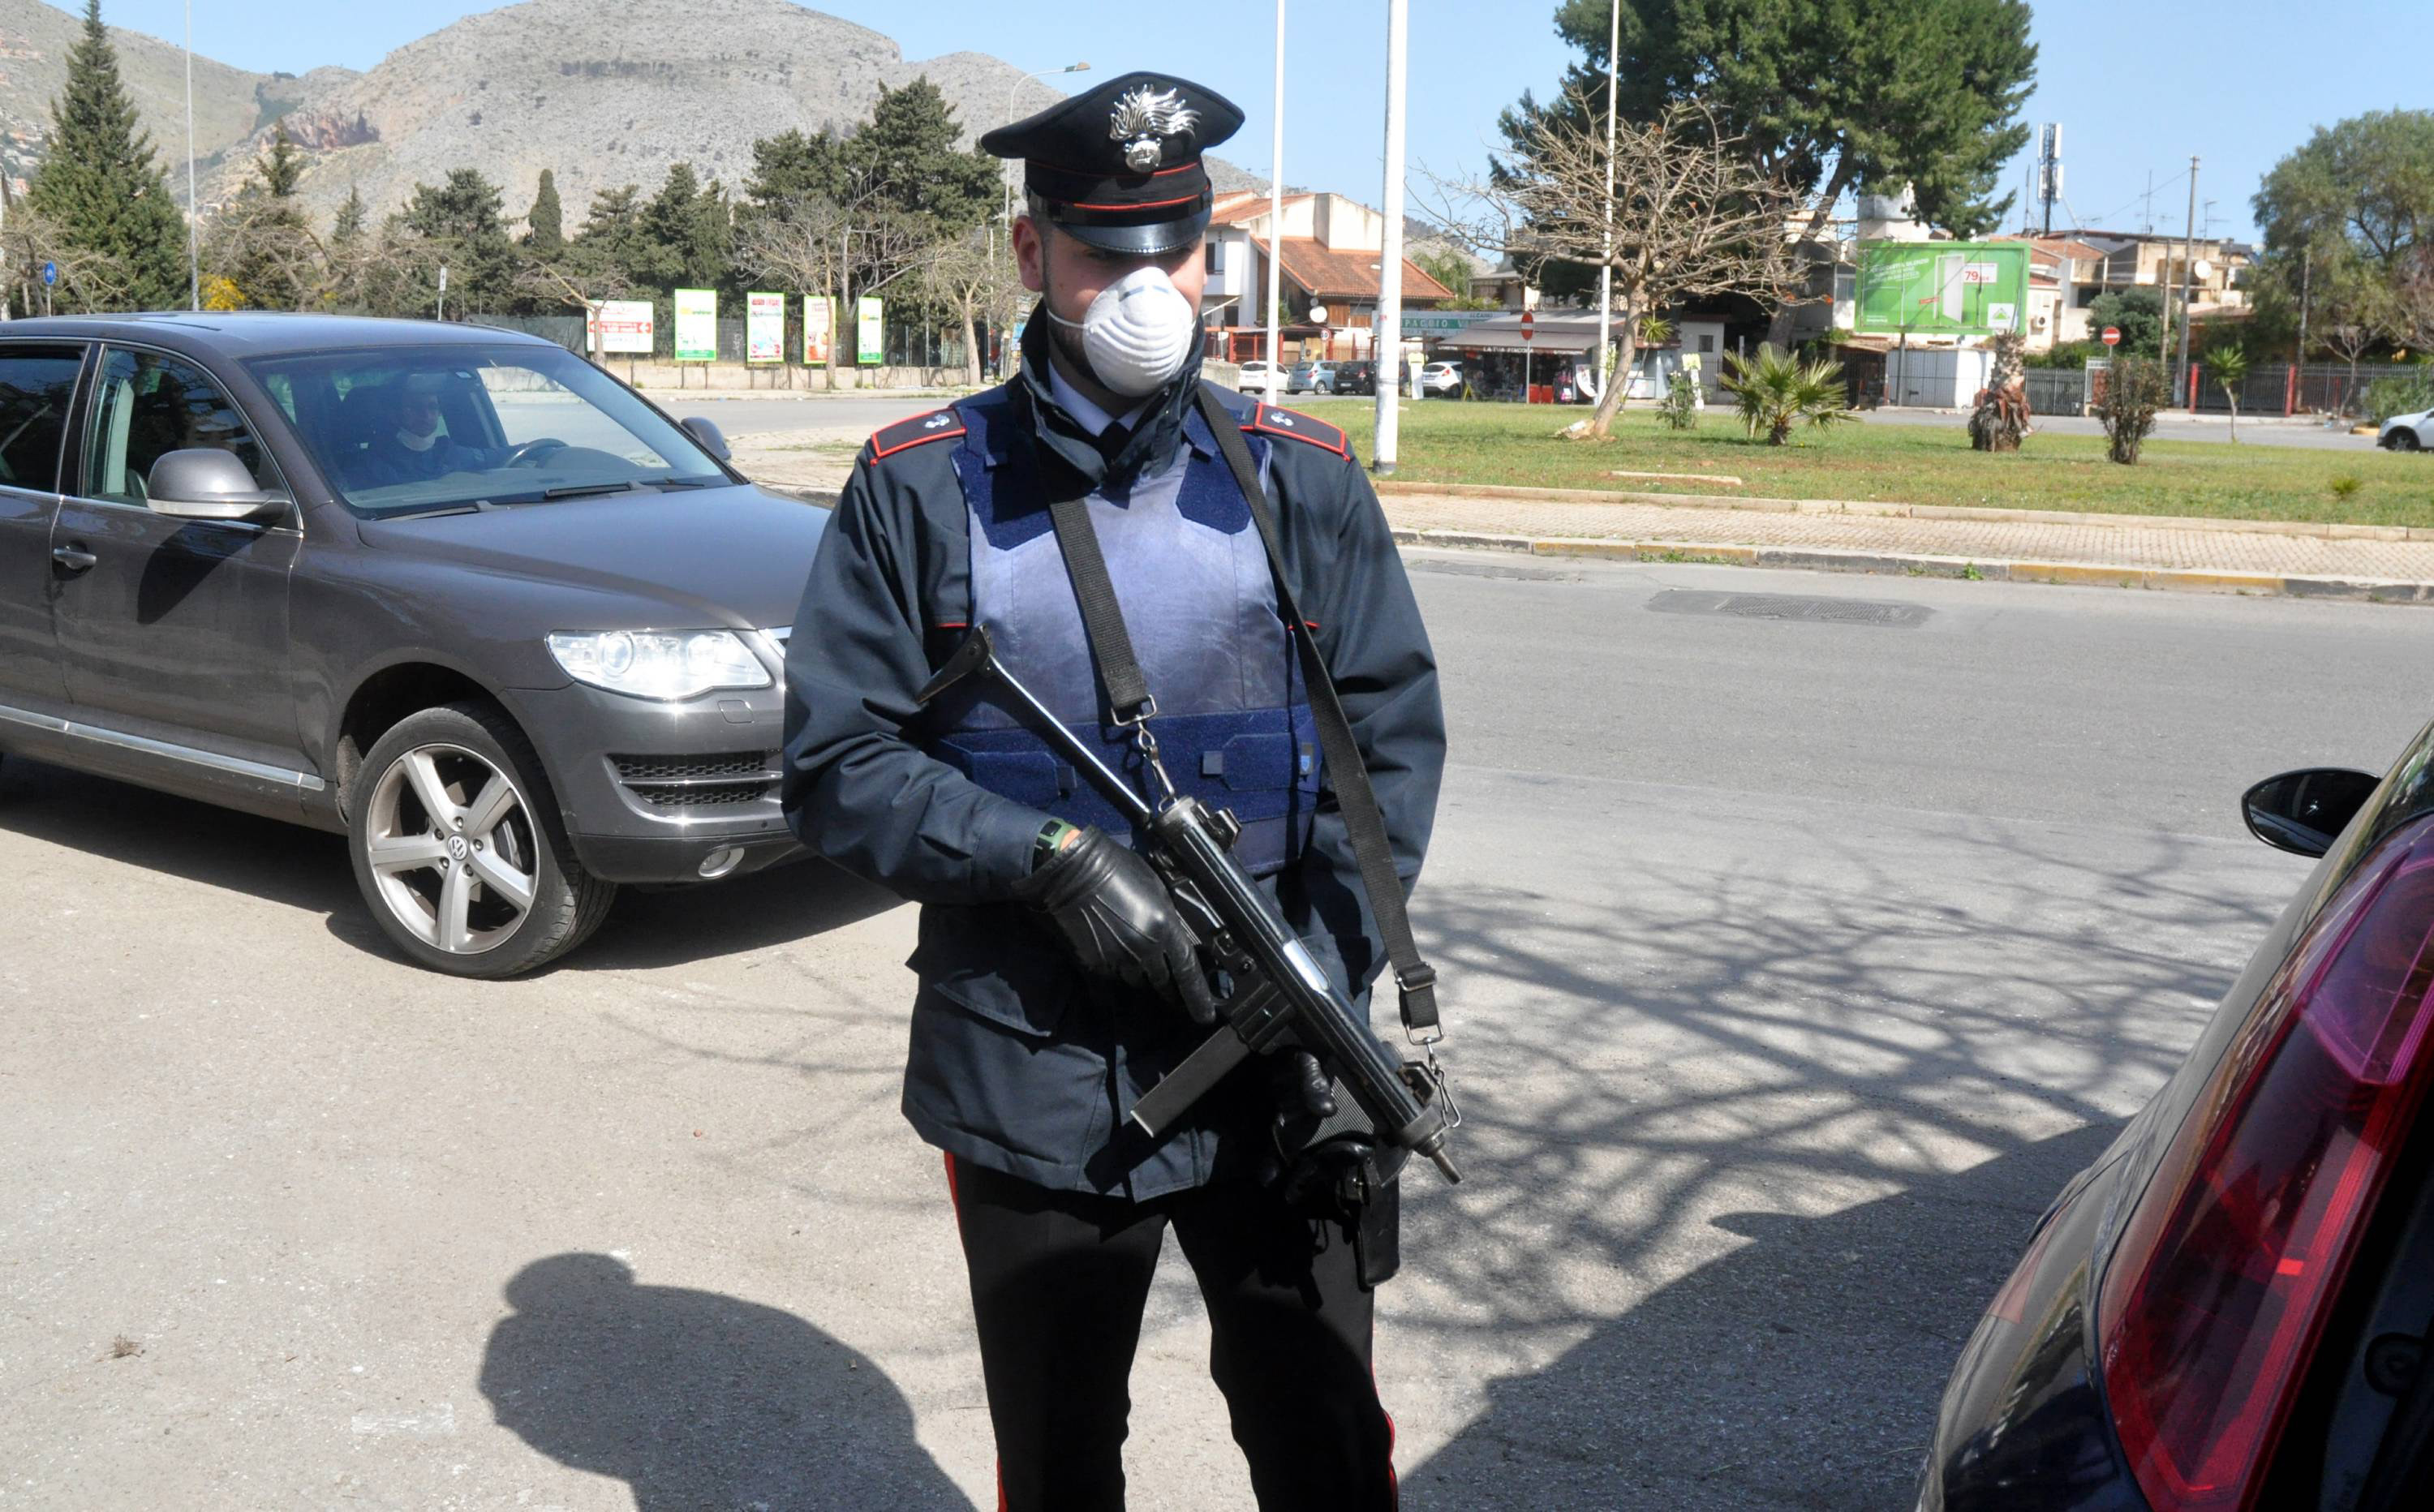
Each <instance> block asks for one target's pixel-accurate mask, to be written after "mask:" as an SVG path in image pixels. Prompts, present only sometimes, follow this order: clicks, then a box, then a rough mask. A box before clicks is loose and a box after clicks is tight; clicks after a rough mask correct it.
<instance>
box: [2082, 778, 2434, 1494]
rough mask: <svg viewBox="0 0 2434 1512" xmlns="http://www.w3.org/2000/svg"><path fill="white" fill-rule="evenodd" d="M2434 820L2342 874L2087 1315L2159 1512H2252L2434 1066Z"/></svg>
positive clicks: (2197, 1114)
mask: <svg viewBox="0 0 2434 1512" xmlns="http://www.w3.org/2000/svg"><path fill="white" fill-rule="evenodd" d="M2430 982H2434V820H2425V821H2421V822H2419V823H2418V824H2415V825H2414V826H2412V827H2410V828H2408V829H2406V830H2403V831H2401V832H2400V833H2398V834H2396V835H2394V836H2393V837H2392V838H2391V839H2390V840H2389V841H2386V842H2385V843H2384V844H2383V845H2381V846H2380V847H2378V848H2377V849H2376V850H2375V852H2374V854H2373V855H2371V856H2369V857H2368V858H2366V859H2365V860H2364V861H2362V862H2361V863H2360V864H2359V865H2358V866H2357V869H2356V870H2355V871H2354V872H2352V874H2351V875H2350V876H2349V878H2348V880H2346V881H2345V882H2343V883H2342V885H2341V887H2340V891H2339V892H2336V893H2335V894H2334V896H2333V897H2332V899H2331V900H2330V901H2329V902H2327V904H2326V905H2325V907H2324V908H2323V910H2322V911H2321V912H2320V913H2319V914H2318V916H2317V920H2316V922H2315V923H2314V924H2313V925H2311V926H2309V927H2308V929H2307V931H2306V934H2305V937H2304V938H2303V940H2302V941H2301V942H2300V943H2298V944H2297V945H2296V946H2295V947H2294V948H2293V949H2292V951H2291V952H2290V956H2289V959H2288V960H2287V961H2286V962H2285V963H2284V965H2283V968H2282V970H2281V972H2280V973H2279V974H2278V975H2276V976H2275V977H2274V978H2273V979H2272V981H2271V982H2270V983H2269V984H2268V985H2267V987H2266V989H2265V992H2264V994H2263V995H2262V997H2261V998H2260V1000H2259V1002H2258V1004H2257V1006H2256V1009H2255V1011H2254V1012H2253V1013H2252V1014H2251V1015H2250V1017H2249V1021H2248V1023H2247V1025H2246V1026H2245V1027H2244V1028H2242V1029H2241V1031H2240V1033H2239V1037H2238V1038H2237V1039H2236V1040H2235V1041H2234V1042H2233V1044H2232V1045H2231V1048H2230V1049H2229V1051H2228V1052H2227V1053H2226V1054H2225V1055H2224V1056H2223V1059H2222V1062H2221V1064H2220V1065H2219V1066H2218V1067H2216V1069H2215V1072H2214V1075H2213V1077H2212V1078H2211V1079H2209V1080H2208V1081H2207V1083H2206V1086H2205V1087H2204V1089H2203V1091H2202V1092H2201V1094H2200V1095H2199V1096H2198V1098H2197V1100H2196V1101H2195V1102H2194V1103H2193V1104H2192V1105H2191V1108H2190V1112H2189V1115H2188V1117H2187V1119H2186V1120H2185V1123H2184V1124H2183V1126H2182V1128H2181V1130H2180V1131H2179V1132H2178V1133H2177V1134H2176V1135H2175V1136H2174V1138H2173V1141H2172V1144H2171V1147H2169V1148H2168V1150H2167V1151H2166V1152H2165V1155H2164V1159H2163V1161H2162V1163H2161V1164H2159V1165H2158V1166H2157V1168H2156V1171H2155V1175H2154V1178H2153V1180H2152V1181H2151V1182H2150V1184H2149V1186H2148V1188H2147V1191H2146V1193H2145V1195H2144V1196H2143V1197H2141V1198H2139V1200H2138V1203H2137V1205H2136V1207H2135V1208H2134V1210H2133V1211H2132V1213H2131V1215H2130V1216H2129V1219H2128V1221H2127V1223H2126V1224H2125V1225H2124V1227H2123V1230H2122V1235H2121V1240H2120V1243H2119V1244H2118V1246H2117V1248H2116V1249H2115V1252H2114V1260H2113V1267H2112V1270H2111V1272H2110V1273H2109V1274H2108V1275H2107V1276H2106V1278H2105V1283H2104V1286H2103V1291H2102V1294H2101V1297H2100V1301H2099V1305H2098V1331H2099V1332H2098V1337H2099V1339H2100V1345H2101V1349H2102V1359H2103V1368H2104V1385H2105V1392H2106V1395H2107V1396H2108V1398H2109V1399H2110V1400H2111V1403H2112V1408H2113V1415H2114V1419H2115V1422H2116V1425H2117V1428H2118V1429H2119V1432H2120V1437H2121V1445H2122V1449H2123V1451H2124V1453H2126V1454H2127V1456H2128V1458H2129V1462H2130V1466H2131V1469H2132V1470H2133V1471H2134V1473H2135V1474H2136V1476H2137V1479H2138V1484H2139V1487H2140V1488H2141V1489H2142V1490H2144V1491H2145V1492H2146V1495H2147V1499H2148V1501H2149V1502H2150V1503H2151V1504H2152V1505H2153V1506H2154V1507H2155V1508H2156V1512H2182V1509H2193V1508H2213V1507H2222V1508H2247V1507H2250V1506H2253V1505H2254V1502H2255V1499H2256V1496H2257V1492H2258V1488H2259V1485H2260V1483H2261V1482H2262V1480H2263V1476H2264V1470H2265V1468H2266V1466H2267V1465H2268V1464H2269V1463H2270V1461H2271V1455H2272V1451H2273V1445H2274V1440H2275V1438H2276V1437H2277V1436H2279V1434H2280V1432H2281V1428H2282V1422H2283V1419H2284V1418H2285V1416H2286V1415H2287V1414H2288V1411H2289V1407H2290V1399H2291V1396H2292V1394H2293V1392H2294V1391H2295V1390H2296V1388H2297V1386H2298V1384H2299V1381H2300V1379H2301V1378H2302V1377H2303V1376H2304V1375H2305V1370H2306V1366H2307V1361H2308V1357H2309V1355H2310V1354H2311V1353H2312V1352H2313V1351H2314V1348H2315V1343H2316V1335H2317V1333H2318V1331H2319V1330H2320V1329H2321V1328H2322V1327H2323V1319H2324V1315H2325V1314H2326V1312H2327V1311H2328V1310H2329V1309H2330V1306H2331V1303H2332V1300H2333V1299H2334V1297H2335V1295H2336V1294H2337V1293H2338V1291H2339V1289H2340V1278H2341V1273H2342V1272H2343V1271H2344V1270H2345V1269H2346V1268H2347V1266H2348V1265H2349V1260H2350V1255H2351V1253H2352V1251H2353V1250H2354V1249H2356V1247H2357V1238H2358V1235H2359V1234H2360V1233H2361V1232H2363V1231H2364V1229H2365V1227H2366V1221H2367V1218H2368V1215H2370V1214H2371V1213H2372V1212H2373V1211H2374V1201H2375V1197H2376V1195H2377V1193H2378V1191H2379V1190H2380V1189H2381V1187H2382V1184H2383V1181H2384V1178H2385V1177H2386V1175H2387V1174H2388V1173H2389V1171H2390V1170H2391V1164H2392V1162H2393V1160H2394V1159H2395V1158H2396V1157H2397V1155H2398V1154H2399V1151H2400V1147H2401V1146H2402V1145H2403V1144H2404V1143H2405V1141H2406V1139H2407V1136H2408V1126H2409V1122H2410V1119H2411V1117H2412V1116H2413V1114H2414V1112H2415V1109H2416V1106H2417V1102H2418V1100H2419V1097H2420V1096H2421V1095H2422V1094H2423V1093H2424V1091H2425V1083H2426V1081H2427V1080H2428V1079H2429V1078H2428V1069H2427V1068H2428V1062H2429V1061H2434V1055H2429V1054H2428V1053H2427V1050H2426V1046H2425V1035H2426V1030H2427V1027H2428V1023H2429V1019H2434V1011H2429V1007H2428V1003H2427V994H2428V987H2429V983H2430Z"/></svg>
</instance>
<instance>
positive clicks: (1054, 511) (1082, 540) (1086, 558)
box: [1048, 384, 1443, 1044]
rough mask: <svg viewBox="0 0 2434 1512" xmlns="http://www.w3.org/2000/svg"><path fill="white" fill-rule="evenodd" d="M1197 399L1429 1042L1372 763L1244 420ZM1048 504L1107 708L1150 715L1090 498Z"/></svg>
mask: <svg viewBox="0 0 2434 1512" xmlns="http://www.w3.org/2000/svg"><path fill="white" fill-rule="evenodd" d="M1198 398H1199V404H1200V413H1201V416H1202V417H1203V418H1205V419H1206V420H1207V421H1208V429H1209V430H1210V431H1211V432H1213V433H1215V435H1216V437H1217V450H1220V451H1222V452H1224V453H1225V456H1226V466H1227V467H1230V468H1231V469H1232V470H1233V473H1234V482H1235V483H1236V484H1238V485H1239V486H1240V487H1241V488H1242V490H1243V500H1244V501H1246V502H1247V503H1248V504H1249V505H1250V509H1251V522H1252V524H1253V525H1255V526H1256V527H1257V528H1258V530H1259V533H1260V545H1261V546H1262V547H1264V548H1266V550H1267V555H1268V569H1269V571H1270V573H1271V574H1272V575H1273V576H1274V577H1275V579H1276V589H1277V609H1278V610H1279V611H1280V612H1281V613H1282V614H1283V616H1284V620H1285V623H1286V625H1287V626H1288V627H1290V633H1291V635H1292V637H1293V640H1294V646H1295V648H1296V649H1297V650H1298V652H1299V654H1300V656H1301V666H1302V681H1303V682H1304V683H1306V684H1307V685H1308V687H1309V692H1310V705H1311V716H1312V718H1313V719H1314V720H1315V722H1316V723H1317V725H1318V744H1319V750H1320V753H1321V754H1322V755H1323V756H1325V757H1326V762H1327V775H1328V782H1329V783H1330V784H1331V785H1332V786H1333V788H1334V790H1335V800H1336V807H1337V808H1338V810H1339V811H1340V812H1341V813H1342V814H1343V815H1344V828H1345V832H1346V836H1347V838H1348V839H1349V840H1350V841H1351V843H1352V858H1353V860H1354V861H1355V862H1356V863H1358V865H1359V867H1360V869H1361V886H1362V891H1363V892H1366V893H1367V894H1368V895H1369V909H1370V911H1371V913H1372V914H1374V915H1375V916H1376V918H1377V920H1378V932H1379V933H1380V935H1382V936H1383V937H1384V938H1385V942H1386V958H1387V960H1388V961H1389V962H1390V963H1391V964H1392V965H1393V967H1394V971H1395V986H1396V989H1397V998H1398V1001H1399V1006H1400V1008H1401V1011H1402V1018H1403V1029H1404V1032H1405V1033H1406V1034H1408V1035H1410V1036H1411V1037H1412V1038H1413V1039H1414V1041H1417V1042H1419V1043H1421V1044H1433V1043H1435V1041H1436V1040H1438V1039H1440V1038H1442V1037H1443V1034H1442V1030H1441V1029H1440V1028H1438V1024H1437V994H1436V979H1437V974H1436V969H1435V968H1434V967H1432V966H1431V965H1430V964H1429V963H1428V962H1427V961H1426V960H1422V959H1421V958H1420V948H1419V945H1418V944H1417V943H1415V942H1414V940H1413V938H1412V921H1411V915H1410V913H1409V912H1408V911H1407V910H1406V909H1405V908H1404V903H1403V882H1402V878H1401V877H1399V876H1397V875H1396V874H1395V857H1394V852H1393V849H1392V847H1391V846H1390V845H1389V844H1388V842H1387V839H1386V821H1385V816H1384V815H1382V814H1381V813H1380V812H1379V809H1378V794H1377V792H1376V790H1373V789H1372V788H1371V787H1370V785H1369V768H1368V766H1367V764H1366V763H1364V762H1363V760H1362V759H1361V747H1360V744H1359V742H1357V741H1356V740H1355V739H1353V736H1352V722H1351V721H1350V720H1349V719H1348V718H1346V715H1345V712H1344V702H1343V700H1342V699H1340V698H1338V697H1337V696H1336V692H1335V680H1334V678H1333V677H1331V676H1329V675H1328V670H1327V658H1326V657H1325V655H1324V654H1321V653H1320V651H1319V649H1318V638H1317V637H1316V636H1315V635H1314V634H1313V633H1312V632H1311V628H1310V621H1309V620H1305V619H1303V618H1302V613H1301V608H1300V606H1299V605H1298V604H1296V603H1294V592H1293V581H1292V578H1291V576H1290V575H1289V574H1288V573H1287V572H1286V570H1285V559H1284V552H1283V549H1282V547H1281V545H1280V544H1279V536H1278V535H1277V520H1276V513H1275V511H1274V510H1273V509H1272V508H1271V507H1270V506H1269V503H1268V497H1267V490H1266V489H1264V488H1263V487H1261V486H1260V474H1259V468H1258V467H1257V466H1256V465H1254V464H1253V462H1252V461H1251V450H1250V448H1249V447H1248V446H1246V445H1244V444H1243V432H1242V427H1241V422H1240V421H1238V420H1237V419H1236V418H1235V417H1234V416H1233V415H1232V414H1231V413H1230V412H1229V411H1227V410H1226V407H1225V406H1224V405H1223V404H1221V403H1219V402H1218V400H1217V398H1216V396H1215V395H1214V394H1212V393H1210V392H1209V390H1208V387H1207V386H1206V385H1205V384H1204V385H1203V386H1202V387H1201V389H1200V392H1199V396H1198ZM1058 492H1059V493H1061V492H1062V490H1058ZM1048 512H1049V519H1050V522H1051V523H1052V524H1053V525H1054V527H1055V531H1056V546H1057V550H1058V551H1059V552H1062V553H1063V555H1064V558H1065V570H1066V573H1067V575H1068V576H1070V577H1071V579H1072V581H1073V596H1074V598H1075V599H1076V601H1078V603H1080V606H1081V610H1082V628H1083V631H1084V633H1085V634H1086V635H1087V636H1088V639H1089V642H1090V655H1091V659H1092V660H1093V661H1095V662H1096V663H1097V664H1098V671H1099V680H1100V681H1101V682H1102V683H1103V684H1105V685H1106V691H1107V705H1108V709H1109V712H1110V713H1111V714H1112V716H1113V717H1114V718H1115V720H1116V722H1118V723H1138V722H1140V721H1142V720H1145V719H1147V718H1149V717H1150V716H1151V715H1153V714H1155V713H1156V712H1157V701H1156V700H1154V699H1153V698H1151V696H1150V692H1149V685H1148V683H1147V682H1146V680H1144V679H1143V678H1142V676H1141V670H1140V662H1139V661H1138V660H1136V659H1135V658H1134V655H1133V642H1132V637H1131V635H1130V634H1129V633H1127V632H1126V631H1125V629H1124V617H1123V610H1122V609H1121V608H1120V607H1119V606H1118V605H1117V603H1116V589H1115V585H1114V584H1113V583H1112V582H1110V581H1109V580H1108V577H1107V562H1106V556H1104V555H1103V554H1102V553H1101V552H1100V551H1099V533H1098V531H1097V530H1096V529H1095V528H1093V527H1092V525H1091V524H1090V512H1089V506H1088V503H1087V502H1086V501H1084V500H1082V499H1081V498H1078V497H1067V498H1052V499H1051V501H1050V503H1049V506H1048Z"/></svg>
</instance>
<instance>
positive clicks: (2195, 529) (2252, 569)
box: [732, 420, 2434, 603]
mask: <svg viewBox="0 0 2434 1512" xmlns="http://www.w3.org/2000/svg"><path fill="white" fill-rule="evenodd" d="M867 433H868V427H867V426H866V424H864V423H862V422H861V421H858V420H857V421H852V422H849V423H848V424H845V425H841V426H821V427H816V428H804V429H797V430H787V431H780V432H769V433H760V434H754V435H740V436H736V437H734V438H733V440H732V445H733V447H734V450H735V462H736V465H737V466H738V467H741V468H742V469H743V470H744V472H745V473H746V475H747V476H749V477H751V478H753V479H755V480H756V481H758V482H761V483H763V484H769V485H770V486H772V487H777V488H782V489H786V490H788V491H790V492H795V493H798V494H801V495H803V496H805V497H807V498H812V499H818V500H823V501H824V500H826V499H827V498H831V497H833V495H834V493H835V491H836V490H837V489H838V488H840V487H842V486H844V484H845V479H846V474H847V473H848V471H849V470H850V469H851V468H852V466H853V458H854V453H855V451H856V450H858V449H859V447H860V445H861V443H862V441H863V439H864V438H865V436H866V434H867ZM1531 492H1532V491H1531V490H1521V489H1517V490H1511V491H1509V493H1508V494H1506V495H1504V496H1497V497H1490V496H1487V495H1483V494H1474V493H1467V492H1438V491H1433V490H1431V491H1416V490H1407V489H1406V488H1404V487H1398V486H1397V484H1393V483H1388V484H1385V486H1384V488H1383V490H1382V493H1381V501H1382V502H1383V504H1384V506H1385V510H1386V518H1387V519H1388V520H1389V521H1390V522H1392V524H1393V525H1394V527H1395V530H1396V534H1397V537H1398V538H1400V539H1403V540H1406V541H1410V542H1413V543H1414V544H1429V545H1445V546H1478V547H1490V548H1495V549H1500V550H1507V551H1520V552H1534V553H1535V554H1538V555H1599V556H1637V557H1660V558H1661V557H1668V556H1674V555H1683V556H1703V557H1708V558H1711V559H1717V560H1725V561H1739V562H1748V563H1752V564H1755V565H1762V566H1770V567H1807V568H1818V569H1842V570H1856V571H1880V572H1924V573H1933V574H1936V575H1939V576H1955V577H1990V578H2009V579H2013V580H2015V581H2040V582H2061V583H2120V584H2124V585H2129V586H2146V587H2166V588H2193V589H2201V590H2212V591H2220V592H2237V593H2292V594H2309V595H2319V596H2333V597H2353V598H2374V599H2397V600H2407V601H2411V602H2424V603H2434V531H2425V530H2411V531H2401V530H2393V529H2388V528H2374V527H2339V526H2336V527H2323V526H2300V525H2288V524H2274V523H2270V522H2267V523H2249V524H2246V525H2244V526H2243V525H2242V524H2241V523H2239V522H2220V523H2218V522H2215V521H2206V520H2156V519H2150V518H2140V517H2137V516H2129V515H2124V516H2101V515H2100V516H2087V515H2053V516H2043V515H2040V514H2038V513H2037V512H2034V511H2030V510H1936V511H1923V512H1922V513H1921V514H1919V515H1910V514H1906V513H1899V512H1898V511H1901V510H1903V509H1904V508H1905V507H1906V506H1902V505H1883V504H1877V505H1856V506H1852V507H1851V508H1849V509H1847V510H1844V509H1839V508H1838V507H1837V506H1835V505H1833V504H1831V503H1819V502H1815V501H1802V502H1800V503H1797V504H1795V503H1793V502H1791V501H1766V500H1734V501H1730V503H1731V504H1733V505H1735V506H1737V507H1724V503H1725V501H1717V502H1716V503H1714V504H1702V503H1700V502H1699V501H1696V500H1691V499H1682V500H1676V501H1667V502H1656V501H1653V500H1652V498H1651V497H1650V496H1646V495H1642V496H1639V497H1637V498H1619V499H1615V500H1604V499H1581V498H1567V497H1562V496H1561V495H1562V491H1560V490H1539V491H1537V492H1538V493H1539V494H1540V495H1541V497H1514V495H1526V494H1529V493H1531ZM2328 529H2329V530H2330V531H2332V532H2335V533H2338V534H2331V535H2328V534H2326V532H2327V530H2328ZM2406 537H2414V538H2406Z"/></svg>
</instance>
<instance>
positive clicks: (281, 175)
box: [253, 121, 304, 199]
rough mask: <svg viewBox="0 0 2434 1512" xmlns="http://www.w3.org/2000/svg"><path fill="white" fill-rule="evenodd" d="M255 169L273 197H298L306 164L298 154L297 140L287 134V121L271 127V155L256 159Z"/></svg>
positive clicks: (264, 186)
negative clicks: (299, 182)
mask: <svg viewBox="0 0 2434 1512" xmlns="http://www.w3.org/2000/svg"><path fill="white" fill-rule="evenodd" d="M253 169H254V172H256V173H258V174H260V175H262V187H263V188H265V189H266V190H268V191H269V192H270V197H271V198H273V199H293V198H295V197H296V185H297V182H298V181H299V180H300V179H301V178H303V177H304V164H303V163H302V162H301V161H299V160H298V158H297V156H296V142H295V139H294V138H292V137H290V136H289V135H288V134H287V123H286V122H285V121H282V122H280V123H279V124H278V125H277V126H276V127H272V128H271V138H270V156H269V157H267V158H260V159H256V160H255V161H254V164H253Z"/></svg>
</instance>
